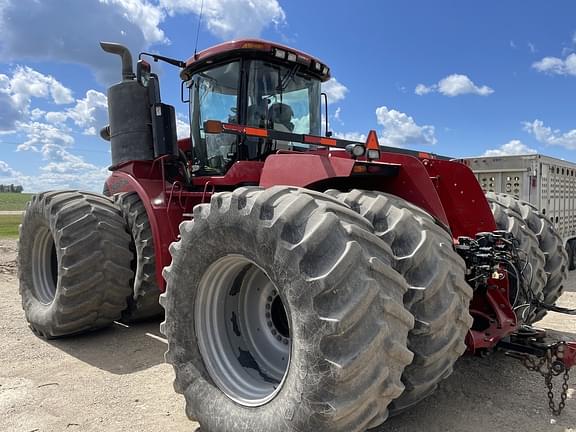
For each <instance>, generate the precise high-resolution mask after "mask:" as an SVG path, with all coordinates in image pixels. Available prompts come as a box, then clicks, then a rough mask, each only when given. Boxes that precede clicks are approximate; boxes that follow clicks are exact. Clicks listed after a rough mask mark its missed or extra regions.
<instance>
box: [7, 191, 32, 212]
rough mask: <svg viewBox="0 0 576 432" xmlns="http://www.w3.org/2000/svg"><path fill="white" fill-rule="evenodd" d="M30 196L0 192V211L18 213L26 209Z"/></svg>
mask: <svg viewBox="0 0 576 432" xmlns="http://www.w3.org/2000/svg"><path fill="white" fill-rule="evenodd" d="M31 197H32V194H27V193H9V192H0V211H18V210H24V209H25V208H26V203H27V202H28V201H30V198H31Z"/></svg>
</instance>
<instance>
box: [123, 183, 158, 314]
mask: <svg viewBox="0 0 576 432" xmlns="http://www.w3.org/2000/svg"><path fill="white" fill-rule="evenodd" d="M114 201H115V203H116V205H117V206H118V207H119V208H120V210H121V211H122V214H123V216H124V219H125V220H126V224H127V225H128V230H129V231H130V233H131V234H132V244H131V249H132V251H133V254H134V258H133V260H132V270H133V271H134V280H133V284H132V295H130V296H129V297H128V308H127V309H126V310H125V311H124V312H123V313H122V320H123V321H125V322H134V321H139V320H144V319H149V318H153V317H156V316H159V315H161V314H162V312H163V309H162V306H160V303H159V302H158V298H159V297H160V289H159V287H158V284H157V282H156V259H155V255H154V238H153V236H152V229H151V228H150V222H149V220H148V214H147V213H146V208H145V207H144V204H143V203H142V201H141V200H140V197H139V196H138V194H137V193H136V192H128V193H121V194H117V195H115V196H114Z"/></svg>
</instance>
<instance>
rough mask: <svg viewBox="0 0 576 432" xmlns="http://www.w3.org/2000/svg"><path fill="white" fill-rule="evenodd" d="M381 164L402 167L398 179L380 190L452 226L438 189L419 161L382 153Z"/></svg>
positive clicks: (410, 157)
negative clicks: (394, 164)
mask: <svg viewBox="0 0 576 432" xmlns="http://www.w3.org/2000/svg"><path fill="white" fill-rule="evenodd" d="M380 162H389V163H396V164H399V165H400V172H399V173H398V177H396V178H394V179H391V180H390V182H389V183H388V184H386V185H383V186H384V188H383V189H380V190H382V191H384V192H387V193H391V194H394V195H396V196H399V197H401V198H404V199H405V200H406V201H408V202H411V203H412V204H415V205H417V206H418V207H421V208H423V209H424V210H426V211H427V212H428V213H430V214H431V215H433V216H434V217H435V218H436V219H438V220H439V221H440V222H442V223H443V224H444V225H446V226H450V225H449V223H448V218H447V216H446V212H445V209H444V207H443V206H442V202H441V200H440V197H439V196H438V193H437V191H436V188H435V187H434V184H433V183H432V181H431V180H430V177H429V175H428V172H427V171H426V168H425V167H424V165H422V162H420V160H419V159H417V158H415V157H413V156H409V155H405V154H400V153H381V154H380Z"/></svg>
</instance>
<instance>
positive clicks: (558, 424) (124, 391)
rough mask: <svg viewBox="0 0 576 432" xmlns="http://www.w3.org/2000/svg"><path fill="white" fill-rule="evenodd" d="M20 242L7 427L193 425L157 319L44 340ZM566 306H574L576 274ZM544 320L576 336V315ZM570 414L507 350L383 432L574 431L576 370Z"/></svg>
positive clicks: (5, 374)
mask: <svg viewBox="0 0 576 432" xmlns="http://www.w3.org/2000/svg"><path fill="white" fill-rule="evenodd" d="M15 255H16V241H13V240H0V296H1V298H2V302H1V303H0V335H1V336H2V343H1V344H0V363H1V364H2V365H3V366H2V369H1V370H0V430H1V431H14V432H46V431H55V432H56V431H57V432H61V431H107V432H111V431H137V432H147V431H150V432H152V431H154V432H156V431H160V430H170V431H172V432H179V431H194V430H195V429H196V427H197V424H196V423H192V422H190V421H189V420H188V419H187V418H186V416H185V415H184V403H183V399H182V397H181V396H180V395H177V394H176V393H175V392H174V391H173V389H172V379H173V371H172V368H171V367H170V366H168V365H166V364H164V359H163V354H164V351H165V348H166V345H165V342H164V340H163V339H162V337H161V335H160V333H159V330H158V325H159V323H158V322H150V323H144V324H139V325H134V326H130V327H126V326H123V325H114V326H113V327H112V328H110V329H108V330H105V331H101V332H98V333H95V334H91V335H86V336H82V337H74V338H68V339H61V340H58V341H51V342H47V341H43V340H41V339H39V338H37V337H35V336H34V335H33V334H32V332H31V331H30V330H29V329H28V328H27V326H26V323H25V320H24V314H23V312H22V309H21V307H20V299H19V296H18V283H17V278H16V262H15ZM559 304H560V305H563V306H568V307H576V272H572V273H571V274H570V278H569V283H568V289H567V292H566V293H565V294H564V295H563V297H562V299H561V301H560V303H559ZM542 326H543V327H546V328H549V329H553V330H555V331H556V333H557V334H558V335H560V336H562V337H566V338H572V339H576V317H566V316H562V315H558V314H549V316H548V317H546V319H545V320H544V321H543V322H542ZM573 375H574V376H575V378H572V379H571V382H570V390H569V399H568V401H567V404H566V409H565V411H564V413H563V414H562V415H561V416H559V417H557V418H556V417H553V416H552V415H551V413H550V412H549V411H548V404H547V399H546V391H545V388H544V382H543V379H542V378H541V377H540V376H539V375H535V374H534V373H533V372H529V371H527V370H526V369H524V368H523V367H522V366H521V365H520V363H519V362H518V361H517V360H514V359H511V358H508V357H505V356H503V355H500V354H496V355H493V356H491V357H489V358H476V357H464V358H462V359H461V360H460V361H459V363H458V364H457V366H456V370H455V372H454V374H453V375H452V376H451V377H450V378H448V379H447V380H446V381H445V382H444V383H442V385H441V387H440V389H439V390H438V391H437V392H436V393H435V394H434V395H433V396H431V397H430V398H428V399H427V400H426V401H424V402H422V403H421V404H420V405H418V406H417V407H415V408H414V409H413V410H411V411H409V412H407V413H405V414H403V415H401V416H398V417H396V418H392V419H390V420H389V421H388V422H386V423H385V425H384V426H382V427H381V428H379V432H424V431H425V432H445V431H462V432H481V431H482V432H484V431H504V432H511V431H515V432H516V431H523V432H524V431H525V432H540V431H561V432H576V372H574V374H573Z"/></svg>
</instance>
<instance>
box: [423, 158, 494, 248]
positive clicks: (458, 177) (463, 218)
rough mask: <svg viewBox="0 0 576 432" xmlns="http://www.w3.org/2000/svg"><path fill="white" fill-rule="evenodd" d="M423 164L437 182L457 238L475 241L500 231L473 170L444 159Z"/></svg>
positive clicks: (430, 160)
mask: <svg viewBox="0 0 576 432" xmlns="http://www.w3.org/2000/svg"><path fill="white" fill-rule="evenodd" d="M422 163H423V165H424V167H425V168H426V170H427V171H428V175H429V176H430V178H431V179H432V180H433V182H434V186H435V188H436V191H437V192H438V196H439V197H440V201H442V206H443V207H444V210H445V211H446V216H447V217H448V221H449V224H450V228H451V229H452V236H453V237H454V238H458V237H459V236H467V237H472V238H474V236H475V235H476V233H479V232H483V231H494V230H495V229H496V223H495V222H494V217H493V216H492V210H490V205H489V204H488V201H486V198H485V196H484V192H483V191H482V188H481V187H480V184H479V183H478V180H477V179H476V176H475V175H474V173H473V172H472V171H471V170H470V168H468V167H467V166H466V165H464V164H461V163H459V162H452V161H445V160H440V159H424V160H422Z"/></svg>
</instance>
